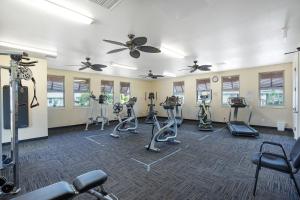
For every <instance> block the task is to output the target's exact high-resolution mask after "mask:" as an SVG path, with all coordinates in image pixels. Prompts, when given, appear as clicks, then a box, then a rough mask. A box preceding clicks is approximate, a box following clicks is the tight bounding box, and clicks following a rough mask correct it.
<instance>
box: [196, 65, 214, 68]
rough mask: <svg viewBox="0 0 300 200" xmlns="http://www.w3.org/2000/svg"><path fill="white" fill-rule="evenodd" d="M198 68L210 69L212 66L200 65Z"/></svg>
mask: <svg viewBox="0 0 300 200" xmlns="http://www.w3.org/2000/svg"><path fill="white" fill-rule="evenodd" d="M199 67H200V68H210V67H212V65H201V66H199Z"/></svg>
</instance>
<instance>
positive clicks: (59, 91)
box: [47, 75, 65, 107]
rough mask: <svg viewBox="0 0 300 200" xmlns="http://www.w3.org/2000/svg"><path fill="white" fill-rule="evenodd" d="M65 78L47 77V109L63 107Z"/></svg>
mask: <svg viewBox="0 0 300 200" xmlns="http://www.w3.org/2000/svg"><path fill="white" fill-rule="evenodd" d="M64 82H65V78H64V77H63V76H54V75H48V76H47V99H48V107H64V106H65V94H64V91H65V88H64Z"/></svg>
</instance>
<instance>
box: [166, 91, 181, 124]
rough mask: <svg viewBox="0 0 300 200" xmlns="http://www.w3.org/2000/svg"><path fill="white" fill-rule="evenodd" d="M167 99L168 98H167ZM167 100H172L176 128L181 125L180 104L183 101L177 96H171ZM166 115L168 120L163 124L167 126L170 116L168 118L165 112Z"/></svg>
mask: <svg viewBox="0 0 300 200" xmlns="http://www.w3.org/2000/svg"><path fill="white" fill-rule="evenodd" d="M167 98H168V97H167ZM169 98H172V99H173V100H174V102H175V105H174V107H175V114H174V117H175V120H176V124H177V126H178V127H180V126H181V124H182V123H183V115H182V104H183V101H182V100H183V99H182V98H180V97H178V96H171V97H169ZM167 114H168V119H167V121H165V122H164V123H165V124H168V123H169V120H170V118H171V116H169V114H170V113H169V112H167Z"/></svg>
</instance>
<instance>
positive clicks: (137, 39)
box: [132, 37, 147, 46]
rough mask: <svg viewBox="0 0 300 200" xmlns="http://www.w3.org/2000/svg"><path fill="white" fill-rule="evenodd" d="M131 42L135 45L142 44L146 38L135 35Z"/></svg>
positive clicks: (145, 41)
mask: <svg viewBox="0 0 300 200" xmlns="http://www.w3.org/2000/svg"><path fill="white" fill-rule="evenodd" d="M132 42H133V43H134V44H135V45H136V46H142V45H144V44H146V43H147V38H146V37H136V38H134V39H133V40H132Z"/></svg>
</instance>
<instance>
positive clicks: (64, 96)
mask: <svg viewBox="0 0 300 200" xmlns="http://www.w3.org/2000/svg"><path fill="white" fill-rule="evenodd" d="M49 76H50V77H55V78H62V79H63V81H62V83H63V91H62V93H63V106H49V105H48V93H49V92H48V77H49ZM65 88H66V79H65V76H61V75H54V74H47V108H50V109H64V108H65V107H66V90H65Z"/></svg>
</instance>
